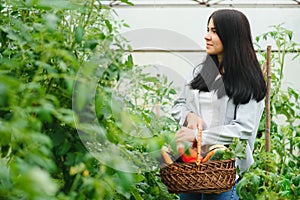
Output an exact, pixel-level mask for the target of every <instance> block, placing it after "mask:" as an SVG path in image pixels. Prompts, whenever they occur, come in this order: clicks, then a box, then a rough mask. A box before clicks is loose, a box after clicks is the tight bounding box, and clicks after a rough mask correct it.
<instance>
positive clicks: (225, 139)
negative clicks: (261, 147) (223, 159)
mask: <svg viewBox="0 0 300 200" xmlns="http://www.w3.org/2000/svg"><path fill="white" fill-rule="evenodd" d="M263 109H264V101H263V100H261V101H259V102H257V101H256V100H254V99H252V100H250V101H249V102H248V103H247V104H241V105H239V106H237V108H236V118H235V119H233V120H232V121H231V122H229V123H228V124H225V125H223V126H217V127H211V128H208V129H206V130H203V132H202V144H203V145H205V144H230V143H232V140H233V138H239V139H242V140H248V141H253V138H254V137H255V136H256V132H257V129H258V126H259V122H260V119H261V116H262V113H263ZM254 134H255V135H254ZM252 145H253V144H250V146H252Z"/></svg>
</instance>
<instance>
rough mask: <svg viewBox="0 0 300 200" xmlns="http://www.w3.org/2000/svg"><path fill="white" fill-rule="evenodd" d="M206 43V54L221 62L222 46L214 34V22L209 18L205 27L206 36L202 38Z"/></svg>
mask: <svg viewBox="0 0 300 200" xmlns="http://www.w3.org/2000/svg"><path fill="white" fill-rule="evenodd" d="M204 39H205V41H206V52H207V53H208V54H209V55H217V56H218V60H219V62H220V61H221V60H222V55H223V44H222V42H221V40H220V38H219V36H218V34H217V33H216V29H215V26H214V21H213V19H212V18H211V19H210V20H209V23H208V27H207V34H206V35H205V37H204Z"/></svg>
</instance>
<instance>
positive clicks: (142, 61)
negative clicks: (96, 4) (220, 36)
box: [114, 1, 300, 91]
mask: <svg viewBox="0 0 300 200" xmlns="http://www.w3.org/2000/svg"><path fill="white" fill-rule="evenodd" d="M149 2H151V1H148V3H149ZM159 2H160V3H159ZM161 2H163V1H154V2H153V1H152V4H146V5H145V4H143V5H136V6H115V7H114V10H115V11H116V15H117V17H118V18H119V19H120V20H124V21H125V22H126V23H127V24H128V25H129V28H123V29H122V34H123V35H124V36H125V37H126V38H127V39H128V40H129V42H130V44H131V46H132V47H133V50H134V53H133V56H134V61H135V63H136V64H138V65H151V66H153V67H152V70H151V69H149V71H150V72H152V73H158V74H161V73H163V74H167V76H168V77H169V78H170V79H171V80H172V81H174V83H175V85H177V84H180V83H182V82H181V81H182V78H184V77H185V75H186V74H187V72H188V71H189V70H190V69H191V68H192V67H194V66H195V65H197V64H198V63H199V62H201V60H202V58H203V56H204V55H205V41H204V35H205V33H206V23H207V19H208V17H209V15H210V14H211V13H212V12H213V11H214V10H217V9H221V8H231V9H237V10H240V11H242V12H243V13H244V14H245V15H246V16H247V17H248V19H249V22H250V26H251V29H252V36H253V40H254V41H255V37H256V36H258V35H261V34H263V33H265V32H268V31H271V30H272V27H271V26H272V25H279V24H283V27H285V28H286V29H289V30H291V31H293V40H294V41H295V42H297V43H300V28H299V27H300V26H299V22H300V6H299V5H286V6H282V5H281V6H274V5H270V6H268V5H264V6H258V5H255V4H253V5H251V4H247V5H244V6H241V5H239V6H232V5H227V6H226V5H223V6H220V5H219V6H211V7H207V6H195V5H189V4H184V5H171V4H163V3H161ZM259 44H260V46H261V49H262V50H266V48H267V45H271V47H272V50H273V51H275V50H277V49H276V47H275V46H276V45H275V43H274V42H272V41H267V42H263V43H261V42H260V43H259ZM255 48H256V50H258V49H257V47H255ZM295 55H297V53H296V52H294V53H289V54H287V57H286V61H285V67H284V69H285V70H284V79H283V85H282V88H283V89H286V88H287V87H293V88H294V89H296V90H298V91H300V78H299V72H300V57H298V58H296V59H294V60H293V59H292V58H293V57H294V56H295Z"/></svg>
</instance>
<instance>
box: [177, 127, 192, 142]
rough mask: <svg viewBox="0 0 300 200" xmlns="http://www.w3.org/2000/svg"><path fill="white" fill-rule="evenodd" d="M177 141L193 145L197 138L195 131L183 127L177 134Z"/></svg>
mask: <svg viewBox="0 0 300 200" xmlns="http://www.w3.org/2000/svg"><path fill="white" fill-rule="evenodd" d="M175 139H176V142H177V143H183V142H190V143H193V142H194V141H195V139H196V138H195V134H194V130H192V129H189V128H187V127H181V128H180V129H179V130H178V131H177V133H176V134H175Z"/></svg>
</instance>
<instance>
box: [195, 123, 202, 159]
mask: <svg viewBox="0 0 300 200" xmlns="http://www.w3.org/2000/svg"><path fill="white" fill-rule="evenodd" d="M201 146H202V129H201V128H198V141H197V160H196V164H197V165H199V164H200V162H201Z"/></svg>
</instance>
